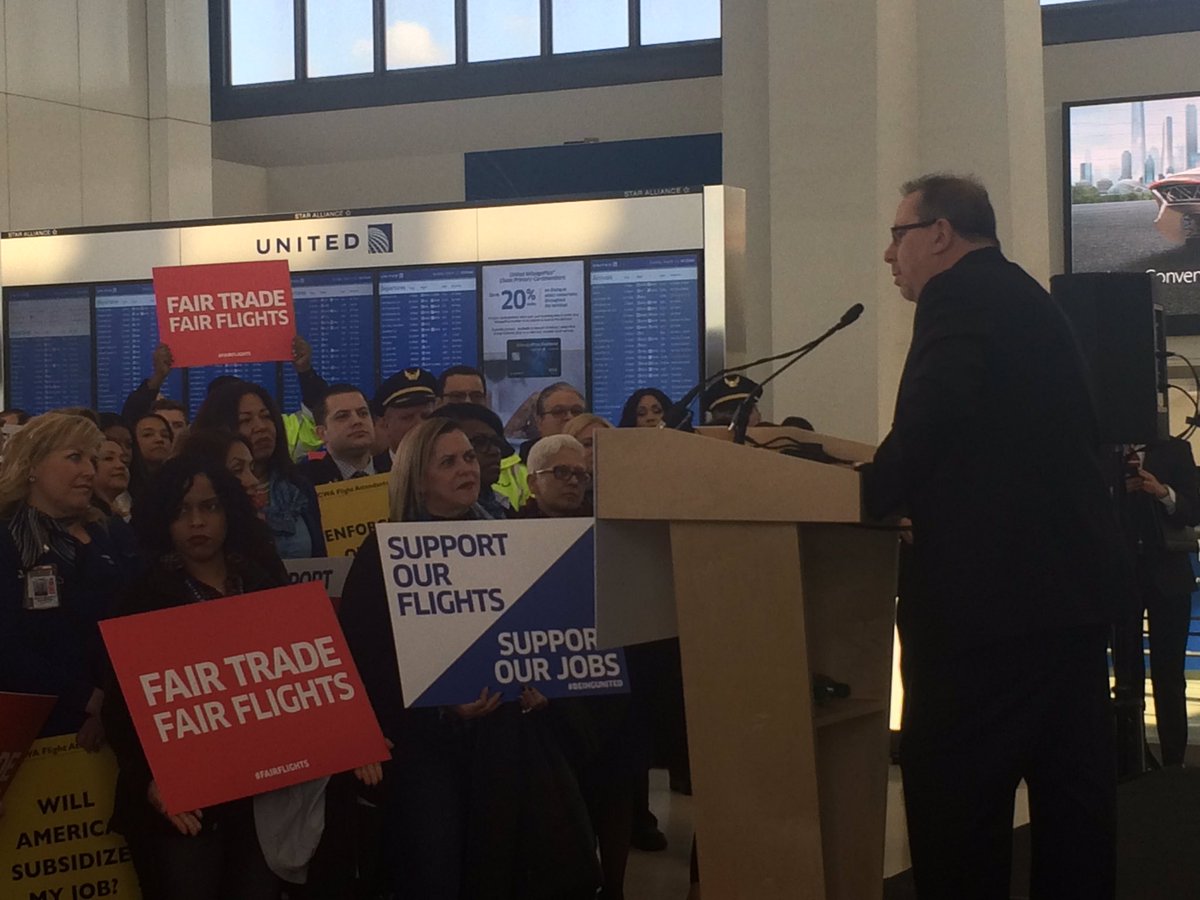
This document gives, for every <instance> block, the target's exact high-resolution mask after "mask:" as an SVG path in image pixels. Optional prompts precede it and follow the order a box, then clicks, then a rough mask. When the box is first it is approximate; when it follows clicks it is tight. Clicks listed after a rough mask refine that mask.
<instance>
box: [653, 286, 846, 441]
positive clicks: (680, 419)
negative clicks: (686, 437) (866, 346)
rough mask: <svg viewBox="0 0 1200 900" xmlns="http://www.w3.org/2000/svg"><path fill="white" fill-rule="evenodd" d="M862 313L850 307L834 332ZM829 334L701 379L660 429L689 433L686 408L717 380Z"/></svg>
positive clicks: (808, 346)
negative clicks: (672, 429) (681, 430)
mask: <svg viewBox="0 0 1200 900" xmlns="http://www.w3.org/2000/svg"><path fill="white" fill-rule="evenodd" d="M862 313H863V305H862V304H861V303H856V304H854V305H853V306H852V307H850V308H849V309H848V310H846V313H845V315H843V316H842V318H841V321H839V322H838V324H837V326H836V327H835V329H834V330H835V331H836V330H837V329H838V328H845V327H846V326H847V325H849V324H851V323H852V322H853V321H854V320H855V319H857V318H858V317H859V316H861V315H862ZM831 333H832V332H828V333H826V334H824V335H822V336H821V337H819V338H817V341H816V342H815V343H814V342H812V341H810V342H809V343H807V344H804V345H803V346H800V347H794V348H793V349H791V350H784V351H783V352H782V353H774V354H772V355H771V356H764V357H762V358H761V359H755V360H751V361H750V362H748V363H742V364H741V365H740V366H727V367H725V368H724V369H721V370H720V371H719V372H716V373H714V374H713V375H711V376H709V377H708V378H705V379H702V380H701V381H700V383H699V384H697V385H694V386H693V387H692V389H691V390H689V391H688V392H687V393H686V394H684V395H683V399H682V400H680V401H679V402H678V403H675V404H673V405H672V406H671V408H670V409H669V410H667V413H666V415H664V416H663V423H662V425H661V426H660V427H662V428H676V429H684V430H687V431H690V430H691V429H690V428H685V426H686V425H688V424H689V420H690V418H691V412H690V411H689V410H688V407H689V406H691V405H692V401H693V400H695V399H696V397H697V396H698V395H699V394H700V392H701V391H703V390H704V389H705V388H707V387H708V386H709V385H711V384H712V383H713V382H715V381H716V380H717V379H718V378H722V377H724V376H725V375H728V374H730V373H731V372H744V371H745V370H746V369H752V368H754V367H755V366H761V365H763V364H764V363H769V362H776V361H777V360H780V359H787V358H788V357H789V356H793V355H795V354H797V353H802V352H806V351H807V350H809V349H811V348H812V347H813V346H815V345H816V343H819V342H821V341H823V340H825V338H826V337H828V336H829V334H831Z"/></svg>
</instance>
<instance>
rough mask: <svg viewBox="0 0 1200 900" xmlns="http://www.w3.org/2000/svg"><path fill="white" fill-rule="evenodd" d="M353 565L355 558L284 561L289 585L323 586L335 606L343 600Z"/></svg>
mask: <svg viewBox="0 0 1200 900" xmlns="http://www.w3.org/2000/svg"><path fill="white" fill-rule="evenodd" d="M353 564H354V557H353V556H330V557H320V558H316V559H285V560H284V561H283V567H284V568H285V569H287V573H288V583H289V584H306V583H307V582H310V581H312V582H315V583H316V584H319V585H322V586H324V588H325V593H327V594H328V595H329V599H330V600H332V601H333V604H334V606H337V603H338V601H339V600H341V599H342V588H343V587H344V586H345V584H346V576H347V575H349V574H350V566H351V565H353Z"/></svg>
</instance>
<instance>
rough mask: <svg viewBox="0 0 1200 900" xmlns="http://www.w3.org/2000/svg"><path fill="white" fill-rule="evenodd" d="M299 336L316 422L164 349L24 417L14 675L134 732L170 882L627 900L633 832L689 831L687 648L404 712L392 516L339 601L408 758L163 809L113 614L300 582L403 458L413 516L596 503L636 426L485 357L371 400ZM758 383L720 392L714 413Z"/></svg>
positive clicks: (153, 842)
mask: <svg viewBox="0 0 1200 900" xmlns="http://www.w3.org/2000/svg"><path fill="white" fill-rule="evenodd" d="M294 350H295V355H294V363H295V368H296V371H297V374H298V376H299V378H300V382H301V387H302V393H303V396H304V404H305V405H304V407H303V408H302V409H301V410H300V411H299V412H297V413H294V414H287V415H285V414H284V413H282V412H281V410H280V409H279V406H278V404H277V403H276V401H275V399H274V397H273V396H272V395H271V393H269V392H268V391H267V390H265V389H264V388H263V387H262V386H260V385H257V384H252V383H249V382H246V381H242V380H239V379H236V378H232V377H228V376H223V377H220V378H217V379H216V380H214V382H213V383H212V384H211V385H210V386H209V390H208V394H207V397H206V399H205V400H204V402H203V404H202V405H201V406H200V408H199V410H198V412H197V413H196V416H195V418H194V420H193V421H191V422H189V421H188V416H187V410H186V409H185V408H184V407H183V406H182V405H181V404H179V403H178V402H176V401H175V400H173V399H169V398H165V397H161V396H160V395H159V391H160V389H161V387H162V385H163V383H164V382H165V380H166V376H167V375H168V374H169V372H170V370H171V367H172V364H173V360H172V359H171V354H170V351H169V349H168V348H166V347H159V348H158V349H157V350H156V351H155V353H154V358H153V374H152V375H151V377H150V378H148V379H146V381H144V382H143V383H142V384H141V385H139V386H138V388H137V389H136V390H135V391H134V392H133V393H132V394H131V395H130V397H129V399H128V401H127V402H126V403H125V406H124V408H123V409H122V410H121V412H120V413H116V412H99V413H98V412H95V411H93V410H89V409H81V408H74V409H63V410H56V411H51V412H46V413H43V414H41V415H37V416H34V417H30V416H29V415H28V414H27V413H26V412H24V411H22V410H6V411H4V412H3V413H0V420H2V421H3V423H4V424H5V425H6V426H7V427H6V428H5V438H6V441H5V443H4V445H3V457H2V460H0V584H3V585H6V587H3V588H0V690H7V691H19V692H30V693H44V694H52V695H54V696H56V697H57V698H58V700H57V703H56V705H55V707H54V710H53V713H52V714H51V716H50V719H49V721H48V722H47V723H46V726H45V729H44V731H43V734H44V735H47V736H49V735H59V734H74V735H76V736H77V739H78V743H79V745H80V746H81V747H83V748H85V749H87V750H97V749H99V748H100V747H101V746H103V745H104V744H105V743H107V744H109V745H111V747H112V749H113V751H114V752H115V754H116V757H117V760H118V763H119V779H118V783H117V787H116V799H115V804H114V810H113V818H112V827H113V828H114V829H115V830H116V831H119V832H120V833H121V834H122V835H124V837H125V838H126V841H127V843H128V846H129V849H130V853H131V857H132V860H133V863H134V866H135V868H136V870H137V873H138V877H139V881H140V883H141V888H142V893H143V896H145V897H147V898H159V897H162V898H170V900H176V898H189V900H190V898H197V900H199V898H213V900H216V898H221V900H229V898H263V900H266V898H277V897H281V896H287V897H295V898H346V897H353V896H367V897H389V896H394V897H400V898H420V900H437V898H446V900H455V898H460V897H469V898H472V900H487V898H496V900H500V898H513V900H516V898H521V900H536V898H547V900H550V898H555V900H558V898H562V900H568V898H593V897H595V896H597V892H599V896H601V897H604V898H608V900H613V898H620V897H622V896H623V884H624V876H625V866H626V860H627V858H628V855H629V852H630V848H631V847H638V848H642V849H645V850H660V849H663V848H664V847H665V846H666V838H665V836H664V835H663V834H662V832H661V831H660V830H659V829H658V827H657V822H656V821H655V819H654V817H653V815H652V814H651V812H650V809H649V796H648V791H649V789H648V771H649V769H650V767H651V766H652V765H666V766H669V767H670V768H671V770H672V787H673V788H674V789H677V790H680V791H684V792H690V783H689V782H690V779H689V777H688V775H687V748H686V731H685V727H684V715H683V695H682V679H681V676H680V674H679V655H678V646H677V644H676V643H674V642H662V643H660V644H656V645H646V646H643V647H638V648H631V649H630V653H629V669H630V681H631V683H632V685H633V686H634V687H633V692H632V694H631V695H629V696H615V697H595V698H583V699H571V700H556V701H554V702H552V703H551V702H548V701H547V700H546V698H545V697H543V696H542V695H541V694H540V693H539V692H538V691H537V690H536V689H534V688H532V687H530V688H527V689H526V690H525V691H524V692H523V693H522V694H521V696H520V699H519V700H518V701H514V702H509V703H504V702H501V697H500V695H499V694H496V693H490V692H489V691H487V690H484V692H483V693H482V694H481V695H480V696H479V697H478V699H476V700H474V701H473V702H470V703H466V704H464V705H461V706H457V707H454V708H445V709H412V710H406V709H405V708H404V706H403V703H402V701H401V694H400V681H399V675H398V667H397V662H396V657H395V650H394V645H393V642H392V639H391V634H390V624H389V618H388V611H387V606H386V593H385V591H384V587H383V580H382V577H383V576H382V569H381V565H380V561H379V552H378V545H377V543H376V541H375V538H374V536H373V535H371V536H369V537H368V538H367V539H366V540H365V541H364V543H363V544H362V546H361V547H360V548H359V552H358V553H357V555H356V557H355V560H354V563H353V565H352V567H351V569H350V572H349V575H348V577H347V581H346V584H345V587H344V590H343V593H342V599H341V603H340V607H339V616H340V619H341V622H342V626H343V629H344V632H345V635H346V638H347V641H348V644H349V646H350V648H351V651H352V653H353V656H354V659H355V662H356V665H357V666H358V668H359V671H360V673H361V675H362V677H363V680H364V684H365V687H366V688H367V692H368V695H369V697H370V700H371V702H372V705H373V708H374V711H375V713H376V716H377V718H378V720H379V722H380V724H381V726H382V729H383V732H384V735H385V737H386V738H387V740H388V742H389V746H390V747H391V759H390V760H389V761H387V762H385V763H383V764H382V765H375V766H368V767H365V768H363V769H359V770H356V771H355V772H348V773H343V774H340V775H335V776H333V777H330V778H323V779H319V780H317V781H313V782H309V783H306V784H302V785H298V786H296V787H292V788H285V789H283V790H282V791H275V792H271V793H268V794H262V795H258V796H255V797H252V798H244V799H241V800H235V801H232V802H229V803H224V804H221V805H220V806H217V807H214V808H209V809H203V810H192V811H188V812H185V813H182V814H176V815H168V814H167V812H166V810H165V807H164V806H163V803H162V799H161V797H160V795H159V792H158V788H157V786H156V784H155V781H154V776H153V773H152V772H151V770H150V767H149V764H148V763H147V760H146V756H145V753H144V752H143V749H142V746H141V743H140V741H139V739H138V735H137V732H136V730H135V728H134V726H133V723H132V720H131V718H130V714H129V710H128V708H127V706H126V704H125V701H124V698H123V696H122V692H121V688H120V685H119V684H118V683H117V681H116V679H115V677H114V675H113V673H112V670H111V666H110V665H109V663H108V660H107V657H106V654H105V650H104V646H103V643H102V641H101V639H100V634H99V628H98V623H99V622H100V621H101V620H103V619H105V618H108V617H113V616H123V615H130V614H134V613H141V612H148V611H152V610H160V609H165V608H170V607H176V606H180V605H184V604H191V603H202V602H205V601H207V600H211V599H215V598H219V597H226V596H231V595H237V594H244V593H253V592H255V591H260V590H264V589H268V588H272V587H278V586H282V585H285V584H286V583H287V574H286V571H285V568H284V565H283V560H286V559H305V558H311V557H320V556H323V555H324V554H325V552H326V549H325V542H324V531H323V529H322V525H321V510H320V505H319V503H318V498H317V493H316V491H315V486H317V485H321V484H327V483H330V482H334V481H341V480H346V479H352V478H358V477H363V476H370V475H377V474H382V473H390V480H389V492H390V510H391V519H392V520H393V521H435V520H463V519H497V518H555V517H564V516H587V515H591V514H592V483H593V469H592V450H591V448H592V441H593V436H594V434H595V432H596V431H597V430H598V429H604V428H612V427H614V425H613V424H612V423H610V422H609V421H607V420H606V419H604V418H602V417H600V416H597V415H593V414H591V413H590V412H588V407H587V402H586V399H585V396H584V393H583V391H581V390H580V389H578V388H577V387H575V386H572V385H570V384H568V383H565V382H562V383H557V384H553V385H551V386H549V387H547V388H545V389H544V390H541V391H540V392H538V393H537V394H536V395H535V396H533V397H531V398H530V402H529V404H528V409H527V411H524V412H523V413H521V414H519V415H518V416H514V417H513V419H512V420H510V422H508V423H504V422H502V421H501V420H500V418H499V417H498V416H497V415H496V413H495V412H493V411H492V410H491V409H490V408H489V406H488V393H487V389H486V384H485V382H484V379H483V376H482V374H481V373H480V372H479V370H477V369H475V368H474V367H472V366H468V365H460V366H453V367H451V368H449V369H447V370H446V371H444V372H442V373H441V374H440V375H438V376H435V375H434V373H432V372H429V371H427V370H425V369H421V368H412V369H405V370H402V371H400V372H397V373H395V374H393V375H391V376H390V377H388V378H387V379H385V380H384V381H383V383H382V384H381V385H379V386H378V388H377V389H376V390H375V391H373V392H372V394H371V395H370V396H369V397H368V394H367V392H366V391H364V390H362V389H361V388H360V387H358V386H355V385H350V384H333V385H329V384H327V383H325V382H324V380H323V379H321V378H320V376H319V375H318V374H317V373H316V372H315V371H313V369H312V365H311V356H312V354H311V348H310V347H309V346H308V345H307V343H306V342H305V341H303V339H300V338H297V340H296V343H295V347H294ZM747 385H749V387H751V388H752V387H753V384H752V383H750V382H747V381H745V380H744V379H734V380H726V381H724V382H721V383H719V384H718V385H717V386H716V387H715V388H713V389H712V390H710V391H709V392H707V393H706V394H705V396H704V398H703V405H704V408H705V410H706V413H707V415H708V417H709V418H712V419H717V418H719V417H720V415H721V414H722V412H725V411H727V410H728V409H731V408H732V407H734V406H736V404H737V403H738V402H740V399H741V398H742V397H744V396H745V395H746V393H747V391H748V388H747ZM670 407H671V400H670V398H669V397H667V396H666V394H664V393H663V392H662V391H660V390H658V389H656V388H652V387H651V388H645V389H642V390H639V391H636V392H635V393H634V394H633V395H632V396H631V397H630V398H629V401H628V402H627V403H626V404H625V408H624V409H623V411H622V414H621V417H620V421H619V422H618V423H617V425H616V426H615V427H651V428H653V427H658V426H659V425H660V424H661V423H662V421H663V417H664V415H665V413H666V412H667V410H668V409H669V408H670ZM524 713H532V715H523V714H524Z"/></svg>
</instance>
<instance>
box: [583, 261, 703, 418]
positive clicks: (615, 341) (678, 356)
mask: <svg viewBox="0 0 1200 900" xmlns="http://www.w3.org/2000/svg"><path fill="white" fill-rule="evenodd" d="M590 268H591V277H590V280H591V288H592V305H591V350H592V352H591V358H592V410H593V411H594V412H596V413H597V414H598V415H601V416H604V417H605V418H606V419H608V420H610V421H611V422H613V423H614V424H616V422H617V420H618V419H619V418H620V415H621V407H622V406H623V405H624V404H625V400H626V399H627V398H628V397H629V395H630V394H632V393H633V392H634V391H635V390H637V389H638V388H643V387H657V388H661V389H662V390H663V391H665V392H666V394H667V396H668V397H670V398H671V399H672V400H678V399H679V398H680V397H681V396H682V395H683V394H685V393H686V392H687V391H688V389H689V388H691V387H692V386H693V385H694V384H696V382H698V381H699V380H700V292H699V263H698V259H697V256H696V254H694V253H689V254H672V255H670V256H667V255H656V256H637V257H623V258H618V259H595V260H592V263H591V267H590Z"/></svg>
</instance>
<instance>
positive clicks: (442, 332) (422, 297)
mask: <svg viewBox="0 0 1200 900" xmlns="http://www.w3.org/2000/svg"><path fill="white" fill-rule="evenodd" d="M476 271H477V270H476V268H475V266H446V267H433V268H414V269H399V270H386V271H382V272H380V273H379V377H380V379H384V378H387V377H388V376H390V375H392V374H394V373H396V372H398V371H400V370H401V369H411V368H415V367H417V366H420V367H422V368H425V369H429V370H430V371H431V372H433V373H434V374H435V375H437V374H438V373H440V372H441V371H442V370H443V369H447V368H449V367H450V366H455V365H462V364H466V365H471V366H474V365H478V361H479V313H478V307H477V303H478V300H477V294H478V291H477V280H476Z"/></svg>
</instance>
